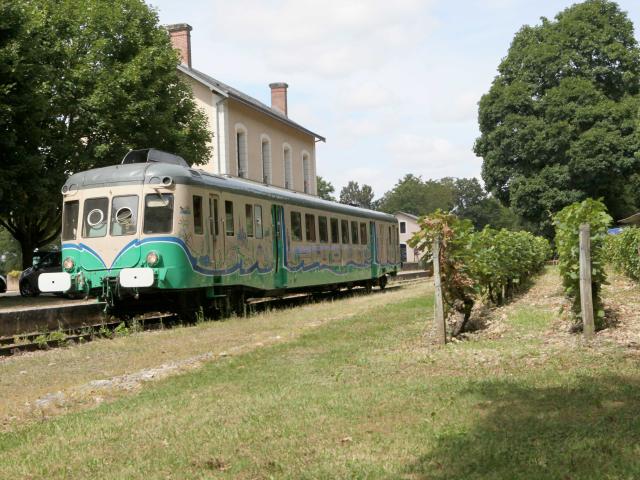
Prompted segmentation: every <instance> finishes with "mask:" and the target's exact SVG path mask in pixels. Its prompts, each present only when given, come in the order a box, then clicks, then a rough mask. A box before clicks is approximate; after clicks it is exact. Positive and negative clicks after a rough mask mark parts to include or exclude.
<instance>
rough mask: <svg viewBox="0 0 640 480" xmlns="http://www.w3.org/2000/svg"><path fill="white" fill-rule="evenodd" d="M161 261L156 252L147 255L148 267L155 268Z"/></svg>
mask: <svg viewBox="0 0 640 480" xmlns="http://www.w3.org/2000/svg"><path fill="white" fill-rule="evenodd" d="M159 261H160V255H158V254H157V253H156V252H149V253H147V265H149V266H150V267H153V266H155V265H157V264H158V262H159Z"/></svg>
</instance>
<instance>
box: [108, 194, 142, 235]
mask: <svg viewBox="0 0 640 480" xmlns="http://www.w3.org/2000/svg"><path fill="white" fill-rule="evenodd" d="M137 227H138V196H137V195H122V196H118V197H113V199H112V200H111V231H110V234H111V235H112V236H114V237H119V236H124V235H133V234H134V233H136V231H137V230H138V228H137Z"/></svg>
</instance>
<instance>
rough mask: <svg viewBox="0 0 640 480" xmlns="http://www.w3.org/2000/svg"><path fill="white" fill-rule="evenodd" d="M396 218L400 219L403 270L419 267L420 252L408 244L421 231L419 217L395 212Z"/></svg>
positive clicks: (399, 230) (399, 229)
mask: <svg viewBox="0 0 640 480" xmlns="http://www.w3.org/2000/svg"><path fill="white" fill-rule="evenodd" d="M394 216H395V217H396V218H397V219H398V232H400V235H399V237H400V259H401V261H402V263H403V268H407V267H412V266H415V267H418V262H420V252H419V251H418V250H417V249H414V248H411V247H410V246H409V245H408V244H407V242H408V241H409V239H410V238H411V237H412V236H413V234H414V233H416V232H417V231H418V230H420V227H418V217H417V216H415V215H412V214H410V213H406V212H395V213H394Z"/></svg>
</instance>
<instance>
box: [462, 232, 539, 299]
mask: <svg viewBox="0 0 640 480" xmlns="http://www.w3.org/2000/svg"><path fill="white" fill-rule="evenodd" d="M469 248H470V250H471V251H472V252H473V255H474V258H473V263H472V274H471V275H472V277H473V278H474V280H475V283H476V288H477V289H478V290H479V292H480V293H481V294H483V295H485V296H486V297H487V298H488V299H489V300H490V301H491V302H492V303H494V304H496V305H501V304H502V303H504V301H505V300H508V299H509V298H511V297H512V296H513V294H514V293H515V292H516V291H518V290H519V289H520V287H521V285H523V284H524V283H525V280H526V279H527V278H528V277H530V276H531V275H533V274H535V273H538V272H539V271H540V270H541V269H542V268H543V267H544V265H545V262H546V260H547V259H548V258H549V257H550V256H551V247H550V246H549V242H548V241H547V240H546V239H545V238H542V237H536V236H535V235H532V234H531V233H529V232H523V231H520V232H513V231H509V230H506V229H502V230H494V229H492V228H488V227H486V228H484V229H483V230H482V231H480V232H477V233H474V234H473V235H472V236H471V243H470V246H469Z"/></svg>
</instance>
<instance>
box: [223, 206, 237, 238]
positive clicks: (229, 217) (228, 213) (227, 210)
mask: <svg viewBox="0 0 640 480" xmlns="http://www.w3.org/2000/svg"><path fill="white" fill-rule="evenodd" d="M224 214H225V226H224V230H225V233H226V234H227V236H228V237H233V235H234V233H235V232H234V229H233V202H230V201H229V200H226V201H225V202H224Z"/></svg>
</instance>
